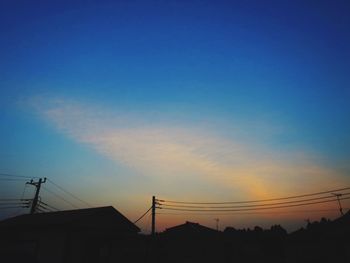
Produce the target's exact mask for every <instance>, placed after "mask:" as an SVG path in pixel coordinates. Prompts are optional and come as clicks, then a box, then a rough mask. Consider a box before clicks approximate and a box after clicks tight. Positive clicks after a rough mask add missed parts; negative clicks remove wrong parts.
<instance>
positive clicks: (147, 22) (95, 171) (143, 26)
mask: <svg viewBox="0 0 350 263" xmlns="http://www.w3.org/2000/svg"><path fill="white" fill-rule="evenodd" d="M71 2H74V3H71ZM349 13H350V4H349V2H348V1H346V0H344V1H341V0H339V1H305V0H303V1H283V0H281V1H19V0H18V1H17V0H11V1H10V0H4V1H1V3H0V30H1V41H0V55H1V58H0V72H1V74H0V90H1V96H0V121H1V129H0V172H2V173H10V174H17V175H24V176H37V177H45V176H46V177H49V178H51V179H52V180H54V181H55V182H57V183H58V184H59V185H61V186H63V187H65V188H66V189H68V190H69V191H71V192H73V193H75V194H76V195H78V196H79V197H81V198H82V199H84V200H86V201H88V202H89V203H91V204H93V205H96V206H101V205H113V206H115V207H116V208H117V209H118V210H120V211H121V212H122V213H124V214H125V215H127V216H128V217H129V218H130V219H131V220H135V219H136V218H137V217H138V216H139V215H140V214H142V213H143V212H144V211H145V210H146V209H147V208H148V207H149V206H150V199H151V196H152V195H156V196H157V197H159V198H165V199H166V198H168V199H175V200H191V201H236V200H250V199H257V198H267V197H281V196H288V195H295V194H301V193H309V192H313V191H316V192H317V191H322V190H328V189H332V188H337V187H343V186H349V185H350V184H349V183H350V121H349V120H350V103H349V101H350V16H349ZM1 184H2V185H1V187H0V192H1V193H2V195H1V196H4V197H5V196H6V197H8V196H10V195H12V196H13V197H19V195H20V194H21V191H22V189H23V184H22V183H18V182H16V183H10V182H6V183H5V182H1ZM32 190H33V189H29V187H28V190H27V193H26V194H27V195H28V196H31V194H32V192H30V191H32ZM42 195H43V196H42V197H43V199H45V198H46V195H45V193H44V192H43V194H42ZM45 200H50V197H49V196H47V199H45ZM51 201H52V202H55V201H54V200H51ZM56 205H57V206H60V205H61V207H64V204H60V203H56ZM346 205H348V204H345V206H346ZM331 207H333V208H336V206H335V207H334V204H332V206H331ZM348 207H350V206H349V205H348ZM287 212H288V211H287ZM326 215H327V216H329V217H332V216H333V217H334V216H335V213H331V214H330V213H328V214H326ZM312 216H315V218H318V217H319V216H320V215H319V214H317V215H309V214H305V213H302V214H300V213H299V214H298V215H296V214H288V213H286V214H283V215H281V214H279V215H276V214H263V215H259V216H257V215H238V216H237V215H234V216H232V215H225V216H224V215H222V218H220V220H221V221H220V222H221V223H220V224H222V227H224V226H225V225H233V226H235V227H240V226H241V227H252V226H254V224H258V223H260V224H262V225H266V226H268V225H269V224H273V223H281V222H282V223H285V224H287V225H288V224H296V225H297V224H299V225H302V224H303V221H302V220H304V219H305V218H311V217H312ZM213 218H215V216H197V215H187V216H184V215H159V217H158V219H157V221H158V223H159V225H158V229H159V230H162V229H164V227H167V226H171V225H173V224H177V223H182V222H183V221H184V220H193V221H196V222H200V223H203V224H206V225H208V226H212V227H213V226H214V225H215V222H214V220H213ZM147 220H148V221H147ZM148 223H149V218H148V219H147V218H146V219H145V220H144V221H142V222H141V223H140V226H141V227H142V228H143V230H144V231H147V229H148V227H149V225H148Z"/></svg>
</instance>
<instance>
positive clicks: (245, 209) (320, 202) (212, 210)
mask: <svg viewBox="0 0 350 263" xmlns="http://www.w3.org/2000/svg"><path fill="white" fill-rule="evenodd" d="M346 199H350V197H345V198H340V199H339V200H346ZM335 201H338V200H337V199H332V200H324V201H318V202H309V203H302V204H292V205H285V206H273V207H257V208H244V209H181V208H167V207H164V208H163V207H160V209H164V210H174V211H190V212H240V211H254V210H268V209H270V210H271V209H280V208H289V207H297V206H305V205H313V204H323V203H329V202H335Z"/></svg>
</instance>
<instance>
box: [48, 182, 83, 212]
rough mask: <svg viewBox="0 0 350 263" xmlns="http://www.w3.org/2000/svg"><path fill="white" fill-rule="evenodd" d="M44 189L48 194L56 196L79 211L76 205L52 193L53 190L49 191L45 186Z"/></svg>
mask: <svg viewBox="0 0 350 263" xmlns="http://www.w3.org/2000/svg"><path fill="white" fill-rule="evenodd" d="M42 189H44V190H45V191H46V192H48V193H50V194H52V195H54V196H56V197H57V198H59V199H61V200H62V201H64V202H66V203H67V204H69V205H71V206H73V207H74V208H77V209H79V207H78V206H76V205H75V204H73V203H71V202H70V201H68V200H67V199H65V198H63V197H62V196H60V195H59V194H56V193H55V192H53V191H51V190H49V189H47V188H46V187H44V186H42Z"/></svg>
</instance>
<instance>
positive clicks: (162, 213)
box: [156, 208, 350, 216]
mask: <svg viewBox="0 0 350 263" xmlns="http://www.w3.org/2000/svg"><path fill="white" fill-rule="evenodd" d="M344 209H345V210H349V209H350V208H344ZM324 212H338V213H339V209H337V208H334V209H317V210H315V209H313V210H289V211H271V212H267V211H266V212H264V211H256V212H254V211H252V212H240V213H239V214H238V213H237V214H236V215H238V216H239V215H267V214H269V215H270V214H293V213H324ZM232 214H235V213H233V212H227V213H225V212H219V213H217V212H209V213H191V212H184V213H177V212H173V213H172V212H158V213H156V215H174V216H184V215H187V216H189V215H199V216H214V215H222V216H225V215H229V216H232Z"/></svg>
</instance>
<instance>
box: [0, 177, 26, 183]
mask: <svg viewBox="0 0 350 263" xmlns="http://www.w3.org/2000/svg"><path fill="white" fill-rule="evenodd" d="M26 180H27V179H24V178H23V179H19V178H18V179H17V178H1V177H0V181H12V182H19V181H26Z"/></svg>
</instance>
